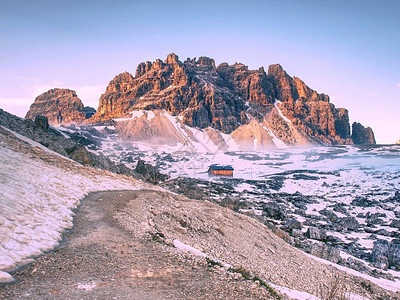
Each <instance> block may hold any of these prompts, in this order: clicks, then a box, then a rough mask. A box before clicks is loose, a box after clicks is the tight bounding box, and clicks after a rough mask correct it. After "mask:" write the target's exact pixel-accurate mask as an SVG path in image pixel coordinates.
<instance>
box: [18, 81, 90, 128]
mask: <svg viewBox="0 0 400 300" xmlns="http://www.w3.org/2000/svg"><path fill="white" fill-rule="evenodd" d="M37 115H41V116H44V117H47V119H48V122H49V124H51V125H60V124H69V123H72V122H74V123H79V122H82V121H83V120H85V119H86V114H85V112H84V106H83V104H82V101H81V100H80V99H79V98H78V96H77V95H76V92H75V91H73V90H70V89H59V88H55V89H51V90H49V91H47V92H45V93H43V94H41V95H39V96H38V97H36V99H35V101H34V102H33V104H32V105H31V107H30V109H29V111H28V112H27V114H26V116H25V118H26V119H31V120H35V118H36V116H37Z"/></svg>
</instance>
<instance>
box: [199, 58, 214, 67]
mask: <svg viewBox="0 0 400 300" xmlns="http://www.w3.org/2000/svg"><path fill="white" fill-rule="evenodd" d="M196 63H197V64H198V65H200V66H209V67H212V68H215V61H214V59H212V58H209V57H207V56H201V57H199V59H198V60H197V62H196Z"/></svg>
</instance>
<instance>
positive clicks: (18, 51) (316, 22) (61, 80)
mask: <svg viewBox="0 0 400 300" xmlns="http://www.w3.org/2000/svg"><path fill="white" fill-rule="evenodd" d="M0 3H1V10H0V108H2V109H5V110H7V111H9V112H11V113H14V114H16V115H19V116H22V117H23V116H25V114H26V112H27V110H28V109H29V106H30V104H31V103H32V102H33V101H34V99H35V97H36V96H38V95H40V94H41V93H43V92H46V91H47V90H49V89H51V88H55V87H59V88H70V89H73V90H76V92H77V94H78V96H79V98H80V99H81V100H82V101H83V103H84V104H85V105H90V106H93V107H95V108H97V106H98V99H99V97H100V95H101V94H102V93H103V92H104V91H105V89H106V86H107V84H108V83H109V82H110V81H111V80H112V79H113V78H114V76H116V75H117V74H119V73H122V72H124V71H128V72H130V73H133V74H134V73H135V70H136V66H137V65H138V64H139V63H140V62H142V61H154V60H155V59H157V58H161V59H163V60H164V59H165V58H166V56H167V55H168V54H169V53H171V52H174V53H176V54H177V55H178V56H179V57H180V59H181V60H185V59H186V58H187V57H190V58H193V57H199V56H209V57H212V58H214V59H215V61H216V63H217V64H219V63H222V62H227V63H229V64H233V63H235V62H241V63H244V64H246V65H248V66H249V68H250V69H258V68H259V67H260V66H264V67H265V68H266V69H267V68H268V66H269V65H270V64H275V63H279V64H281V65H282V66H283V68H284V69H285V70H286V71H287V72H288V73H289V75H291V76H297V77H299V78H301V79H302V80H303V81H304V82H305V83H306V84H307V85H308V86H309V87H311V88H312V89H314V90H316V91H318V92H319V93H325V94H328V95H329V96H330V98H331V102H332V103H333V104H335V105H336V107H345V108H347V109H348V110H349V115H350V121H351V122H353V121H357V122H361V123H362V124H363V125H365V126H370V127H372V128H373V130H374V132H375V137H376V140H377V142H378V143H394V142H396V141H398V140H399V139H400V33H399V32H400V1H398V0H395V1H391V0H385V1H368V0H366V1H359V0H343V1H341V0H336V1H333V0H330V1H322V0H319V1H314V0H293V1H291V0H286V1H285V0H280V1H268V0H261V1H243V0H242V1H236V0H229V1H225V0H221V1H218V0H213V1H207V0H204V1H188V0H186V1H174V0H168V1H167V0H146V1H143V0H142V1H134V0H131V1H119V0H114V1H109V0H107V1H103V0H96V1H88V0H79V1H75V0H51V1H48V0H35V1H32V0H15V1H6V0H0Z"/></svg>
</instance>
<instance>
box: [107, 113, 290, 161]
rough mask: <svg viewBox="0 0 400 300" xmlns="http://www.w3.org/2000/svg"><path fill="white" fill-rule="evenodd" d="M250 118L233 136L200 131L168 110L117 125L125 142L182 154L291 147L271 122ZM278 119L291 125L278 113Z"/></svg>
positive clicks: (120, 120) (132, 116)
mask: <svg viewBox="0 0 400 300" xmlns="http://www.w3.org/2000/svg"><path fill="white" fill-rule="evenodd" d="M248 118H249V119H251V120H250V123H249V124H246V125H242V126H240V127H239V128H237V129H236V130H235V131H234V132H232V133H231V134H224V133H222V132H221V131H219V130H217V129H214V128H211V127H208V128H206V129H198V128H194V127H190V126H187V125H185V124H184V123H183V122H182V120H181V117H179V116H177V117H175V116H171V115H170V114H168V113H167V112H166V111H164V110H154V111H144V110H135V111H132V112H131V113H130V114H129V116H127V117H124V118H118V119H114V121H116V122H117V125H116V126H115V129H116V131H117V132H118V134H119V136H120V137H121V138H123V139H125V140H129V141H135V142H143V143H147V144H151V145H160V146H161V145H166V146H169V147H175V150H180V151H195V152H201V153H216V152H227V151H237V150H239V149H240V150H248V151H252V150H257V151H260V150H261V151H262V150H266V149H271V148H286V147H287V145H286V144H285V142H283V141H282V140H280V139H279V138H278V137H277V135H276V134H275V133H274V130H273V129H270V128H271V126H269V125H267V123H262V122H259V121H257V120H256V119H254V118H252V117H251V116H248ZM275 118H280V121H281V122H282V123H288V121H287V120H286V119H285V118H283V117H281V116H280V115H279V114H277V113H276V116H275ZM289 122H290V121H289ZM267 126H268V127H267Z"/></svg>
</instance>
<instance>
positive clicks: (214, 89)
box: [93, 53, 375, 145]
mask: <svg viewBox="0 0 400 300" xmlns="http://www.w3.org/2000/svg"><path fill="white" fill-rule="evenodd" d="M137 109H144V110H154V109H163V110H166V111H167V112H168V113H170V114H171V115H174V116H177V115H179V116H181V118H182V121H183V123H185V124H186V125H189V126H192V127H197V128H207V127H212V128H215V129H218V130H220V131H222V132H224V133H232V132H234V131H235V130H238V129H239V128H241V127H242V126H247V127H245V128H241V129H239V131H238V132H236V133H235V134H236V136H237V135H241V134H243V133H242V132H243V131H245V132H246V133H248V132H249V128H248V127H249V125H251V124H252V121H253V120H255V121H257V123H259V124H260V125H261V126H262V127H267V128H268V129H269V130H271V131H272V133H273V134H274V135H275V136H276V137H277V138H279V139H281V140H282V141H284V142H285V143H286V144H289V145H297V144H307V143H323V144H351V143H353V142H355V143H357V142H358V141H360V140H361V141H362V143H374V142H375V141H374V139H373V138H372V136H371V137H370V139H369V140H366V139H365V138H366V136H365V134H364V132H360V131H356V133H355V134H353V136H351V134H350V124H349V116H348V112H347V110H346V109H344V108H336V107H335V106H334V105H333V104H332V103H330V99H329V96H328V95H325V94H318V93H317V92H316V91H314V90H312V89H310V88H309V87H308V86H307V85H306V84H305V83H304V82H303V81H302V80H300V79H299V78H297V77H293V78H292V77H290V76H289V75H288V74H287V73H286V72H285V70H283V68H282V67H281V66H280V65H271V66H269V68H268V73H267V72H265V70H264V68H263V67H261V68H259V69H258V70H249V69H248V67H247V66H245V65H244V64H241V63H235V64H234V65H228V64H227V63H222V64H220V65H219V66H216V65H215V62H214V60H213V59H212V58H208V57H200V58H199V59H187V60H186V61H184V62H181V61H180V60H179V59H178V56H177V55H175V54H173V53H172V54H169V55H168V57H167V58H166V60H165V61H161V60H159V59H158V60H156V61H155V62H145V63H141V64H139V65H138V67H137V69H136V73H135V76H133V75H132V74H129V73H127V72H125V73H122V74H119V75H118V76H116V77H115V78H114V79H113V80H112V81H111V82H110V83H109V85H108V87H107V89H106V92H105V93H104V94H103V95H102V96H101V98H100V103H99V108H98V110H97V113H96V114H95V115H94V116H93V121H102V120H107V119H111V118H115V117H119V116H122V115H124V114H126V113H128V112H130V111H132V110H137ZM254 126H255V125H254V124H253V125H251V126H250V127H251V130H250V131H251V132H253V133H254V130H255V129H254ZM256 127H260V126H256ZM371 132H372V131H371ZM359 133H360V134H361V135H362V137H358V135H357V134H359Z"/></svg>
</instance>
